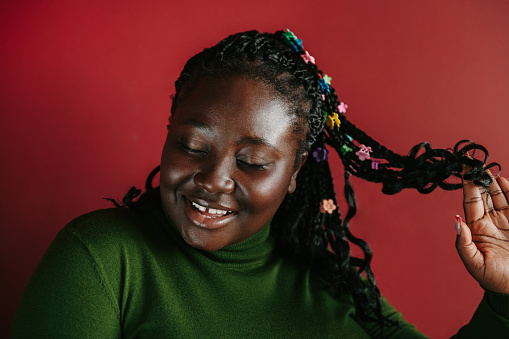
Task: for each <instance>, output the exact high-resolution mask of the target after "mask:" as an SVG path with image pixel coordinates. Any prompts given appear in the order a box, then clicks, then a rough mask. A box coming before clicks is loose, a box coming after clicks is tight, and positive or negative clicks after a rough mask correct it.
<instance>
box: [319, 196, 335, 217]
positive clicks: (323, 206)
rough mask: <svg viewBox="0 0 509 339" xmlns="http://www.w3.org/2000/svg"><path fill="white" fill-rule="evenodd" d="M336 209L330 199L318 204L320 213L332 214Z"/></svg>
mask: <svg viewBox="0 0 509 339" xmlns="http://www.w3.org/2000/svg"><path fill="white" fill-rule="evenodd" d="M335 209H336V205H335V204H334V200H332V199H323V200H322V202H321V203H320V213H329V214H332V212H334V210H335Z"/></svg>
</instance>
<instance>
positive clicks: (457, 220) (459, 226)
mask: <svg viewBox="0 0 509 339" xmlns="http://www.w3.org/2000/svg"><path fill="white" fill-rule="evenodd" d="M455 218H456V223H455V226H456V233H458V235H461V217H460V216H459V215H456V217H455Z"/></svg>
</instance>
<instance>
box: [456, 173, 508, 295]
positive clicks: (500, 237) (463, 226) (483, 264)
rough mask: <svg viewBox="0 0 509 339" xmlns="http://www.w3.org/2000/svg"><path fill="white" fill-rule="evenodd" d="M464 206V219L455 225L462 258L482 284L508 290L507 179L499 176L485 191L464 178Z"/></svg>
mask: <svg viewBox="0 0 509 339" xmlns="http://www.w3.org/2000/svg"><path fill="white" fill-rule="evenodd" d="M466 171H467V170H464V171H463V173H466ZM463 208H464V211H465V219H466V220H465V222H466V223H464V222H458V223H457V225H456V226H457V231H458V233H459V234H458V237H457V238H456V249H457V250H458V253H459V255H460V257H461V260H462V261H463V263H464V264H465V267H466V268H467V270H468V272H469V273H470V274H471V275H472V277H474V279H475V280H477V282H479V284H481V286H482V287H484V288H485V289H487V290H490V291H492V292H497V293H506V294H509V181H508V180H507V179H505V178H502V177H498V178H497V180H493V183H492V184H491V185H490V187H489V192H486V191H485V190H484V189H483V188H480V187H478V186H476V185H475V184H474V183H473V182H471V181H468V180H463Z"/></svg>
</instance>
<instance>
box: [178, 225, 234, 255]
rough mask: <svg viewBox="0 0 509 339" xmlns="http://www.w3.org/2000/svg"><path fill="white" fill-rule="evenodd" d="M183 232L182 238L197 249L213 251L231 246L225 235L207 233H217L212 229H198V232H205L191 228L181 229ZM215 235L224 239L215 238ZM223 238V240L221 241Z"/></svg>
mask: <svg viewBox="0 0 509 339" xmlns="http://www.w3.org/2000/svg"><path fill="white" fill-rule="evenodd" d="M180 233H181V234H182V238H183V239H184V241H185V242H186V243H187V244H188V245H189V246H191V247H194V248H196V249H199V250H202V251H207V252H213V251H217V250H220V249H221V248H223V247H226V246H229V244H228V243H227V242H225V241H224V238H223V237H220V236H219V235H218V234H207V233H216V232H214V231H212V230H198V233H205V234H196V232H194V231H189V230H185V231H184V230H180ZM215 237H220V238H222V239H220V240H219V239H214V238H215ZM221 240H222V241H221Z"/></svg>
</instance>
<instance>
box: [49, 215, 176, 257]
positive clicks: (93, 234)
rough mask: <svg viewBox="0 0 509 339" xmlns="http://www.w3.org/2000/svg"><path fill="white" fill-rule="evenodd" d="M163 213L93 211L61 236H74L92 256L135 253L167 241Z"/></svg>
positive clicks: (64, 229) (67, 227)
mask: <svg viewBox="0 0 509 339" xmlns="http://www.w3.org/2000/svg"><path fill="white" fill-rule="evenodd" d="M166 224H167V221H166V220H165V218H164V215H163V213H162V211H160V210H157V209H150V210H131V209H125V208H110V209H102V210H97V211H93V212H90V213H87V214H84V215H82V216H79V217H77V218H76V219H74V220H72V221H71V222H69V223H68V224H67V225H66V226H65V227H64V228H63V229H62V230H61V231H60V234H59V235H62V236H64V235H65V236H66V237H73V238H75V239H76V240H78V241H79V242H80V243H81V245H82V246H84V247H85V248H86V249H87V250H88V251H89V252H91V254H93V253H97V254H100V253H102V254H106V253H112V252H125V251H134V250H136V249H140V247H141V248H143V247H147V246H150V244H152V243H154V242H159V241H162V240H163V239H164V240H165V241H168V232H167V229H168V227H167V225H166Z"/></svg>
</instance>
